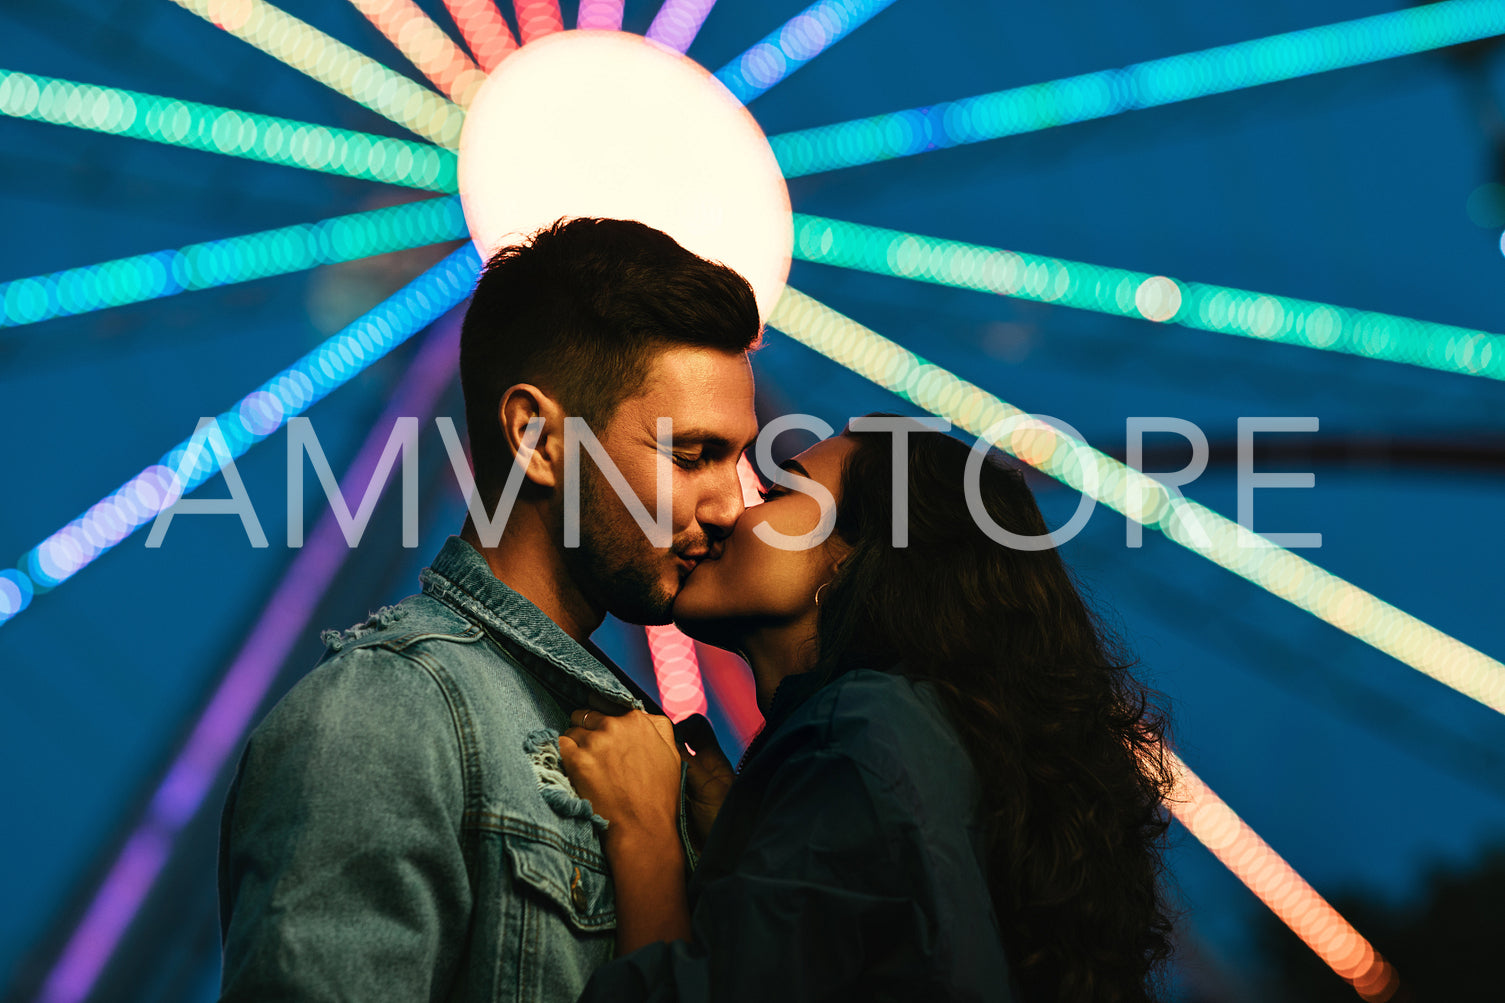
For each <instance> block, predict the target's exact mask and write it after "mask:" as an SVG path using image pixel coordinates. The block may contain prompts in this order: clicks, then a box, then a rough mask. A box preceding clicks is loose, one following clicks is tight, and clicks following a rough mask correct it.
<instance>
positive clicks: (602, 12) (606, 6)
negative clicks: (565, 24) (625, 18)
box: [575, 0, 622, 31]
mask: <svg viewBox="0 0 1505 1003" xmlns="http://www.w3.org/2000/svg"><path fill="white" fill-rule="evenodd" d="M575 27H576V28H591V29H595V30H597V31H621V30H622V0H580V13H579V14H577V15H576V16H575Z"/></svg>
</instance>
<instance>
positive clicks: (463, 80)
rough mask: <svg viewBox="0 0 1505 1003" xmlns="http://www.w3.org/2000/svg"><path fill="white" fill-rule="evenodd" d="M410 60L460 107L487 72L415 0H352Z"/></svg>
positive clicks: (479, 84)
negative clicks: (451, 39)
mask: <svg viewBox="0 0 1505 1003" xmlns="http://www.w3.org/2000/svg"><path fill="white" fill-rule="evenodd" d="M350 2H351V3H352V4H354V5H355V7H356V9H357V10H359V11H360V12H361V13H362V14H364V15H366V18H367V20H369V21H370V22H371V23H372V24H374V25H376V27H377V30H379V31H380V32H381V33H382V34H383V35H386V36H387V38H388V39H389V40H390V41H391V42H392V44H393V45H395V46H397V48H398V51H400V52H401V53H402V54H403V55H404V56H406V57H408V61H409V62H410V63H412V64H413V65H414V66H416V67H418V69H419V70H420V71H421V72H422V73H423V75H424V76H426V77H428V78H429V80H431V81H433V84H434V86H435V87H438V88H439V89H440V90H441V91H443V92H444V93H445V94H448V95H449V98H450V100H451V101H453V102H455V103H456V104H458V105H459V106H460V107H462V108H463V107H465V106H466V105H468V104H469V103H470V99H471V98H473V97H474V96H475V93H476V91H477V90H478V89H479V88H480V86H481V84H482V83H484V82H485V80H486V74H485V73H483V72H482V71H481V69H480V68H479V67H477V66H476V64H475V63H474V62H473V61H472V60H471V58H470V57H469V56H467V55H466V54H465V51H464V50H463V49H461V48H460V47H459V46H458V45H456V44H455V43H454V42H452V41H450V37H449V36H448V35H446V34H445V33H444V30H443V29H442V28H440V27H439V26H438V25H437V24H435V23H434V21H433V19H432V18H430V17H429V16H428V15H427V14H425V13H424V12H423V8H421V7H419V6H418V5H417V4H416V3H414V2H413V0H350Z"/></svg>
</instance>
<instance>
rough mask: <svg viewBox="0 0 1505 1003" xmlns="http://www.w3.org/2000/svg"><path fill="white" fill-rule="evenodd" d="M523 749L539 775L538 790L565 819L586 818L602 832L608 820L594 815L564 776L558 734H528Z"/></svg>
mask: <svg viewBox="0 0 1505 1003" xmlns="http://www.w3.org/2000/svg"><path fill="white" fill-rule="evenodd" d="M523 751H524V752H526V753H527V754H528V761H529V762H531V763H532V764H533V772H535V773H537V774H538V793H540V794H542V795H543V799H544V800H545V801H547V802H548V803H549V807H550V808H553V809H554V810H555V811H557V812H558V813H559V814H561V815H563V816H564V817H565V818H588V819H590V820H591V825H593V826H595V827H596V831H597V832H605V831H606V827H607V826H608V825H610V824H611V823H610V822H608V821H606V819H604V818H602V817H601V816H600V815H597V814H596V812H595V809H593V808H592V807H591V803H590V802H589V801H587V800H585V798H583V797H581V796H580V795H579V794H577V793H576V792H575V785H574V784H572V783H570V778H569V777H567V776H565V773H564V764H563V763H561V762H560V760H559V736H558V735H556V734H555V733H554V732H552V731H550V730H549V729H547V728H540V729H539V730H537V731H532V732H529V733H528V737H527V738H526V739H525V740H524V741H523Z"/></svg>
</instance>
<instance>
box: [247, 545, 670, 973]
mask: <svg viewBox="0 0 1505 1003" xmlns="http://www.w3.org/2000/svg"><path fill="white" fill-rule="evenodd" d="M419 581H420V583H421V584H422V591H421V592H420V593H418V594H416V595H412V596H408V597H407V598H406V599H403V600H402V601H401V602H399V603H397V604H396V605H395V606H390V607H383V608H382V609H381V610H379V611H377V612H376V613H375V614H373V615H372V617H371V619H370V620H368V621H367V622H366V623H364V624H360V625H357V626H356V627H354V628H351V629H350V630H348V631H344V632H339V631H325V632H324V635H323V639H324V641H325V643H326V645H327V648H326V651H325V653H324V656H323V657H322V658H321V659H320V660H319V663H318V664H317V666H316V667H315V668H314V669H313V671H311V672H310V673H309V674H308V675H307V676H305V677H304V678H303V679H302V680H300V681H299V682H298V683H297V684H296V685H295V686H294V687H293V688H292V689H291V690H290V691H289V692H288V693H287V695H286V696H285V697H283V698H282V700H281V701H279V702H278V704H277V705H276V706H275V707H274V708H273V709H272V710H271V712H270V713H269V714H268V715H267V717H266V718H265V720H263V721H262V722H261V724H260V725H259V726H258V727H257V728H256V730H255V731H254V732H253V733H252V735H251V737H250V739H249V741H248V742H247V745H246V748H245V750H244V752H243V753H242V755H241V759H240V763H239V765H238V767H237V770H236V774H235V779H234V781H233V782H232V785H231V787H230V791H229V794H228V796H227V798H226V801H225V807H224V813H223V816H222V819H221V828H220V855H219V894H220V928H221V936H222V940H223V945H224V974H223V982H222V993H223V995H222V996H221V999H222V1000H225V1001H234V1003H239V1001H249V1000H269V999H278V1000H326V999H328V1000H333V999H339V1000H372V1001H382V1003H388V1001H393V1000H403V1001H417V1000H465V1001H497V1000H506V1001H513V1000H516V1001H528V1003H535V1001H552V1000H560V1001H564V1000H574V999H575V998H576V997H577V996H578V995H579V993H580V991H581V989H582V988H583V987H584V985H585V983H586V980H587V979H588V978H589V976H590V974H591V972H592V971H593V970H594V969H595V968H597V967H598V966H599V965H601V964H602V963H603V962H605V961H606V960H607V959H608V958H610V957H611V954H612V949H613V939H614V930H615V926H616V916H615V904H614V897H613V893H612V885H611V879H610V876H609V873H608V871H607V866H606V861H605V858H604V856H603V855H602V851H601V844H600V841H599V835H600V830H601V829H603V828H604V827H605V824H606V823H605V821H604V820H602V819H601V818H599V817H597V816H595V815H594V814H593V813H592V811H591V808H590V804H589V803H588V802H586V801H583V800H581V799H580V798H579V797H577V796H576V795H575V792H574V789H573V787H572V786H571V785H570V783H569V780H568V779H567V778H566V777H565V776H564V774H563V773H562V772H561V771H560V768H559V758H558V756H559V752H558V745H557V744H556V741H555V739H556V738H557V736H558V734H559V733H560V732H561V731H563V730H564V729H565V728H567V727H569V721H568V715H569V712H570V711H571V710H572V709H574V708H576V707H581V706H586V705H591V706H595V707H597V708H599V709H602V710H605V711H607V712H611V711H612V710H614V709H620V710H624V711H625V710H626V709H628V708H633V707H639V708H641V707H643V706H644V699H642V698H641V694H639V695H637V696H635V695H634V693H633V692H632V691H631V690H630V689H629V684H628V683H626V682H624V680H625V677H624V676H622V674H621V671H620V670H619V669H616V667H615V666H613V665H612V664H611V662H610V661H609V660H608V659H607V658H606V656H605V655H603V654H602V653H601V652H600V650H599V649H597V648H596V647H595V646H594V645H592V644H589V643H588V642H587V644H586V645H581V644H579V643H577V642H576V641H575V640H574V639H573V638H571V637H570V636H569V635H568V634H566V633H565V632H564V631H563V630H562V629H560V627H559V626H558V625H557V624H555V623H554V622H553V621H552V620H550V619H549V618H548V617H546V616H545V615H544V614H543V613H542V612H541V611H540V610H539V609H538V607H536V606H534V605H533V604H532V603H531V602H529V601H528V600H526V599H524V598H523V597H522V596H521V595H519V594H518V593H516V592H515V591H513V590H512V589H510V588H508V587H507V586H506V585H505V584H503V583H502V582H500V581H499V580H497V578H496V577H495V576H494V575H493V574H492V573H491V570H490V567H489V566H488V565H487V564H486V561H485V559H484V558H483V557H482V556H481V554H480V553H478V552H477V551H476V550H475V548H474V547H472V546H471V545H470V544H469V543H468V542H466V541H465V540H463V539H461V538H460V537H458V536H451V537H449V539H448V540H447V541H446V542H445V544H444V547H443V549H442V550H441V551H440V552H439V555H438V556H437V558H436V559H435V560H434V561H433V563H432V565H431V566H430V567H428V568H426V569H424V571H423V572H422V573H421V574H420V576H419ZM649 703H650V706H649V707H648V709H649V710H650V711H653V712H657V707H655V706H651V701H649Z"/></svg>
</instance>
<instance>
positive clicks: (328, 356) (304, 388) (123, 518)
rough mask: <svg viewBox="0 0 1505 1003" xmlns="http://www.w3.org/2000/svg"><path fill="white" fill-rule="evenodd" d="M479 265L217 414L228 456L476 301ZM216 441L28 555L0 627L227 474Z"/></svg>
mask: <svg viewBox="0 0 1505 1003" xmlns="http://www.w3.org/2000/svg"><path fill="white" fill-rule="evenodd" d="M480 264H481V263H480V260H479V259H478V258H477V257H476V253H475V250H474V248H473V247H472V246H471V245H470V244H468V243H467V244H466V245H465V246H463V247H461V248H460V249H459V250H457V251H455V252H454V253H452V254H450V255H449V256H448V257H446V258H445V259H444V260H443V261H441V262H439V263H438V264H437V265H435V266H434V267H432V268H430V269H429V270H428V271H426V272H424V273H423V274H422V275H420V276H419V277H418V278H416V279H414V280H413V281H412V282H410V283H408V285H406V286H404V287H403V288H402V289H400V290H398V291H397V292H396V293H394V294H393V295H392V296H391V297H389V298H388V299H386V300H385V301H383V302H382V303H380V304H379V305H377V306H376V307H375V308H374V309H372V310H370V311H369V312H367V313H366V314H364V315H363V316H361V317H359V318H357V319H356V320H355V321H353V322H352V323H351V324H349V325H348V326H346V327H345V328H344V329H342V330H340V331H339V332H337V333H335V334H333V335H331V336H330V337H329V338H327V339H325V341H324V342H323V343H322V344H320V345H319V346H318V347H317V348H315V349H314V350H312V351H310V352H309V353H308V354H306V355H304V356H303V357H302V358H301V359H299V360H298V361H297V362H295V363H293V364H292V365H291V366H288V367H287V368H286V369H284V370H282V371H281V372H279V373H278V374H277V375H275V376H273V377H272V378H271V379H269V380H267V381H266V382H265V383H263V384H262V385H261V386H260V387H258V388H257V389H256V390H253V391H251V392H250V393H248V394H246V395H245V396H244V397H242V398H241V399H240V400H239V401H237V402H236V403H235V404H234V405H233V406H232V407H230V408H229V409H228V410H227V411H225V412H224V413H222V414H220V415H219V416H217V418H216V419H215V421H214V423H213V425H214V427H215V428H216V429H218V432H219V434H220V435H221V436H222V437H223V441H224V444H225V446H226V448H227V449H228V451H229V455H230V458H231V459H233V458H235V457H238V456H240V455H242V454H243V453H245V451H246V450H247V449H249V448H250V447H251V446H252V445H254V444H255V443H257V442H260V441H261V440H262V439H265V438H266V437H267V436H269V435H271V434H272V433H273V432H275V431H277V429H279V428H281V427H282V425H283V424H284V423H285V422H286V421H287V419H288V418H290V417H293V416H294V415H298V414H301V413H303V412H304V411H306V410H308V409H309V408H310V407H312V406H313V405H314V404H315V403H317V402H318V401H320V400H322V399H323V398H324V397H325V396H326V395H328V394H329V393H330V392H331V391H333V390H335V389H336V388H338V387H340V386H343V385H344V384H345V383H347V382H349V381H350V380H351V379H353V378H354V377H355V376H356V375H357V374H359V373H361V372H362V371H364V370H365V369H366V368H367V367H368V366H370V365H371V364H372V363H374V362H375V361H376V360H377V359H380V358H381V357H382V356H384V355H386V354H387V353H388V352H390V351H391V350H392V349H393V348H396V347H397V346H398V345H400V344H402V343H403V342H404V341H406V340H407V339H408V338H410V337H411V336H412V335H413V334H414V333H416V332H417V331H420V330H422V329H423V328H424V327H426V326H428V325H429V324H430V323H432V322H433V321H434V320H435V318H437V317H438V316H439V315H441V314H443V313H444V312H445V311H446V310H448V309H450V308H451V307H453V306H454V305H455V304H456V303H459V302H460V301H461V300H463V299H464V298H465V297H466V296H468V295H470V290H471V287H472V285H473V284H474V282H475V278H476V275H477V274H479V271H480ZM208 435H209V433H208V432H207V431H205V432H202V433H201V432H199V431H195V432H194V434H193V435H191V436H189V437H188V438H187V439H185V440H183V441H182V442H180V443H179V444H178V445H176V446H174V447H173V448H172V449H170V450H169V451H168V452H167V453H166V454H165V455H164V456H163V457H162V458H161V459H160V460H159V461H157V463H155V464H153V465H151V466H149V467H147V468H146V469H145V470H143V471H141V472H140V473H139V474H137V475H136V476H134V477H132V478H131V479H130V480H128V481H127V482H126V483H124V484H122V485H121V486H120V487H118V488H116V489H115V490H114V491H112V492H111V493H110V494H109V495H107V496H106V497H105V498H103V499H102V500H100V501H99V502H98V503H96V504H95V505H93V506H91V507H90V508H89V509H88V510H87V511H86V512H84V513H83V514H82V515H80V516H79V517H78V518H76V519H73V520H72V521H70V522H69V523H68V524H67V525H66V526H64V527H63V528H62V529H59V530H58V531H57V532H55V533H53V534H51V535H50V536H48V537H47V538H46V539H45V540H43V541H42V542H41V543H39V544H37V545H36V546H35V547H33V548H32V549H31V550H29V551H27V552H26V553H25V554H23V555H22V556H21V559H20V560H19V561H18V562H17V569H16V570H11V571H8V572H7V573H6V574H5V575H4V577H3V584H0V624H3V623H4V622H5V621H6V620H9V619H10V618H11V617H13V616H15V615H16V614H17V613H19V612H21V610H23V609H25V608H26V605H27V604H28V603H30V601H31V599H32V596H34V595H35V594H37V593H40V592H46V591H48V590H49V589H52V588H54V587H56V586H57V585H58V584H60V583H62V582H64V581H66V580H67V579H68V578H70V577H72V576H73V575H75V574H77V573H78V571H79V570H80V569H81V568H83V567H85V566H86V565H88V564H89V563H90V562H92V561H94V560H95V559H97V558H98V557H99V556H100V555H101V554H103V553H105V551H107V550H110V549H111V548H112V547H114V546H115V545H116V544H118V543H120V542H121V541H122V540H124V539H125V538H126V537H127V536H129V535H130V534H131V533H133V532H134V531H135V530H137V529H139V528H140V527H141V526H143V525H145V524H146V523H148V522H151V521H152V520H153V519H155V518H156V517H157V515H158V514H159V513H160V512H162V511H163V510H164V509H166V508H168V507H169V506H171V505H172V504H173V503H174V502H175V501H177V500H178V499H179V498H181V497H182V496H183V495H186V494H188V493H189V492H191V491H192V490H193V489H194V488H196V487H197V486H198V485H200V484H202V483H203V482H204V481H206V480H208V479H209V478H210V477H212V476H214V474H216V473H217V472H219V470H220V468H221V461H220V459H219V458H218V456H217V455H216V453H215V451H214V450H213V449H211V448H207V447H206V440H207V438H208ZM190 450H192V451H193V452H194V453H195V454H196V456H197V462H196V463H195V464H194V465H193V466H192V467H191V468H187V467H186V465H185V464H184V458H185V457H186V456H188V455H189V452H190ZM180 467H181V468H183V469H181V470H180ZM180 474H182V475H185V476H184V477H183V479H180ZM18 571H19V574H18V573H17V572H18ZM23 579H25V581H23Z"/></svg>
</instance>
